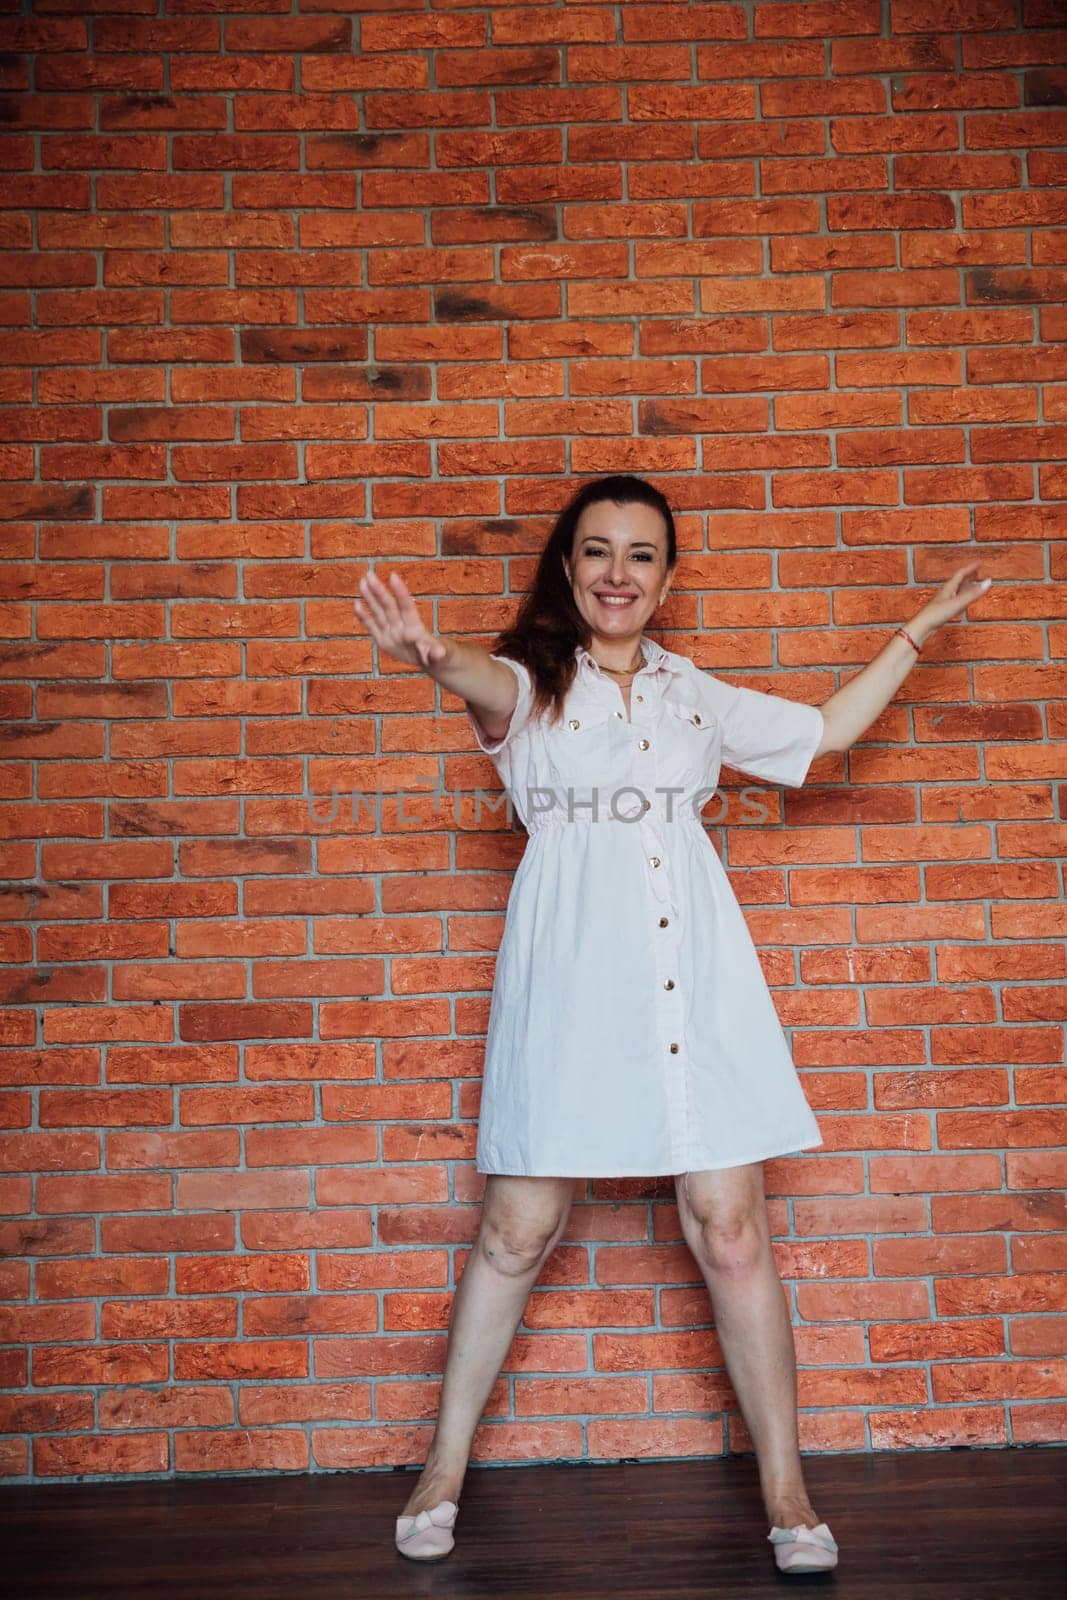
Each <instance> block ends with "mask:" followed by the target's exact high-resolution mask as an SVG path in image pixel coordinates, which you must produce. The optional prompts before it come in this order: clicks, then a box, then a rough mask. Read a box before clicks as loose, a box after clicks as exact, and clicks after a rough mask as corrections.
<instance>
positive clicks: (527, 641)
mask: <svg viewBox="0 0 1067 1600" xmlns="http://www.w3.org/2000/svg"><path fill="white" fill-rule="evenodd" d="M676 561H677V546H676V539H675V528H674V519H673V517H672V515H671V510H670V507H669V505H668V502H667V501H666V499H665V498H664V496H663V495H662V494H661V493H660V492H659V491H658V490H657V489H656V488H654V487H653V485H651V484H649V483H648V482H646V481H645V480H644V479H641V478H636V477H632V476H628V475H619V476H612V477H608V478H605V479H600V480H597V481H594V482H591V483H587V484H586V485H585V486H584V487H583V488H582V489H580V490H579V491H578V493H577V494H575V495H574V497H573V498H572V499H571V501H570V503H569V504H568V505H567V507H566V508H565V509H564V511H563V512H562V513H561V515H560V516H559V518H558V519H557V521H556V524H555V527H554V528H553V531H552V533H551V536H550V537H549V540H548V542H547V544H546V546H545V548H544V550H543V552H542V554H541V557H540V560H539V562H538V566H537V570H536V573H535V577H534V582H533V586H532V589H531V591H530V593H529V595H527V596H526V597H525V599H524V600H523V602H522V604H521V606H520V609H519V613H518V616H517V619H516V621H515V623H514V625H513V626H512V627H511V628H510V629H508V630H507V631H506V632H504V633H503V634H502V635H501V636H500V639H499V641H498V653H496V654H493V655H490V654H488V653H487V652H486V651H485V650H483V649H481V648H480V647H479V646H477V645H474V644H469V643H467V642H465V641H460V640H456V639H443V638H438V637H435V636H434V635H433V634H431V633H430V632H428V631H427V629H426V628H425V627H424V625H423V622H422V620H421V618H420V616H419V614H418V611H417V610H416V607H415V605H414V603H413V601H412V598H411V596H410V594H409V592H408V590H407V588H406V587H405V585H404V584H403V582H402V580H401V579H400V578H399V576H398V575H396V574H395V573H394V574H392V575H391V579H390V582H391V588H390V587H387V586H386V585H385V584H383V583H382V582H381V581H380V580H379V579H378V578H377V577H375V576H373V575H368V576H367V577H365V578H364V579H363V580H362V581H361V584H360V588H361V592H362V595H363V600H362V602H360V601H357V602H356V609H357V612H358V614H359V616H360V617H361V618H362V619H363V620H364V621H365V622H366V624H367V627H368V628H369V630H370V632H371V634H372V636H373V638H374V640H375V642H376V643H377V644H378V645H379V647H380V648H381V649H383V650H385V651H387V652H388V653H389V654H390V655H392V656H393V657H395V658H396V659H398V660H400V661H405V662H408V663H409V664H411V665H414V666H418V667H421V668H422V670H423V671H425V672H426V673H427V674H428V675H429V676H430V677H432V678H434V679H435V680H436V681H437V682H438V683H440V684H442V685H443V686H444V687H445V688H446V689H448V690H450V691H451V692H452V693H454V694H456V695H458V696H459V697H460V698H461V699H462V700H463V701H464V702H465V703H466V708H467V713H468V716H469V719H470V723H471V726H472V728H473V730H474V733H475V737H476V740H477V743H478V745H479V747H480V748H481V749H482V750H484V751H486V753H488V754H489V755H491V756H492V758H493V761H494V764H495V765H496V767H497V770H498V772H499V773H500V775H501V777H502V779H503V781H504V785H505V788H506V789H507V791H508V794H509V797H510V799H511V801H512V802H513V803H514V805H515V806H516V808H517V810H518V812H519V815H520V817H521V819H522V821H523V822H524V823H525V825H526V827H527V831H528V833H529V840H528V843H527V846H526V850H525V853H524V855H523V857H522V860H521V861H520V863H519V867H518V869H517V871H516V874H515V878H514V882H513V884H512V889H511V894H510V896H509V900H508V907H507V913H506V916H505V925H504V933H503V937H502V939H501V944H500V950H499V954H498V957H497V965H496V975H495V980H494V985H493V995H492V1002H491V1007H490V1017H489V1028H488V1035H487V1040H486V1054H485V1068H484V1075H483V1088H482V1101H481V1111H480V1119H479V1128H478V1147H477V1157H476V1166H477V1170H478V1171H479V1172H483V1173H485V1174H486V1184H485V1193H484V1198H483V1205H482V1213H481V1221H480V1226H479V1230H478V1236H477V1238H476V1240H475V1242H474V1245H473V1247H472V1249H471V1252H470V1255H469V1257H468V1260H467V1264H466V1267H465V1269H464V1273H463V1277H462V1280H461V1282H460V1284H459V1286H458V1287H457V1290H456V1293H455V1297H454V1301H453V1308H452V1319H451V1325H450V1330H449V1340H448V1353H447V1359H446V1365H445V1372H444V1378H443V1382H442V1387H441V1400H440V1409H439V1415H438V1420H437V1425H436V1429H435V1432H434V1437H433V1440H432V1443H431V1445H430V1449H429V1453H428V1456H427V1461H426V1464H425V1467H424V1469H423V1472H422V1474H421V1476H420V1478H419V1480H418V1483H417V1484H416V1486H415V1488H414V1490H413V1491H412V1493H411V1495H410V1496H409V1498H408V1502H407V1505H406V1506H405V1508H404V1512H403V1513H402V1514H401V1515H400V1516H399V1517H398V1519H397V1529H396V1544H397V1548H398V1549H399V1550H400V1552H401V1553H402V1554H403V1555H406V1556H409V1557H411V1558H413V1559H416V1560H436V1559H439V1558H440V1557H441V1556H444V1555H447V1554H448V1553H449V1551H450V1550H451V1549H452V1548H453V1545H454V1538H453V1534H452V1527H453V1524H454V1522H455V1518H456V1515H457V1512H458V1501H459V1495H460V1492H461V1489H462V1485H463V1479H464V1475H465V1472H466V1468H467V1463H468V1459H469V1454H470V1448H471V1442H472V1439H473V1436H474V1432H475V1429H476V1428H477V1425H478V1422H479V1420H480V1418H481V1415H482V1412H483V1409H484V1407H485V1404H486V1401H487V1400H488V1397H489V1393H490V1391H491V1389H492V1387H493V1385H494V1383H495V1381H496V1379H497V1376H498V1374H499V1372H500V1369H501V1367H502V1365H503V1362H504V1358H505V1356H506V1355H507V1352H508V1349H509V1347H510V1345H511V1342H512V1338H513V1336H514V1334H515V1330H516V1328H517V1327H518V1324H519V1321H520V1320H521V1317H522V1314H523V1310H524V1307H525V1305H526V1301H527V1297H528V1295H529V1293H530V1290H531V1289H532V1287H533V1285H534V1283H535V1282H536V1280H537V1278H538V1276H539V1274H540V1272H541V1270H542V1268H543V1266H544V1264H545V1261H546V1260H547V1258H548V1256H549V1254H550V1253H551V1251H552V1250H553V1248H554V1247H555V1245H556V1244H557V1242H558V1241H559V1239H560V1237H561V1236H562V1234H563V1231H564V1228H565V1226H566V1223H567V1219H568V1216H569V1212H570V1206H571V1199H572V1195H573V1180H574V1179H575V1178H581V1177H593V1176H630V1175H640V1176H650V1175H653V1174H656V1173H671V1174H673V1175H674V1178H675V1191H676V1195H677V1201H678V1209H679V1216H680V1221H681V1226H682V1231H683V1234H684V1237H685V1239H686V1241H687V1243H688V1244H689V1246H690V1249H691V1250H692V1253H693V1255H694V1257H695V1259H696V1261H697V1263H698V1265H699V1267H700V1271H701V1274H702V1276H703V1278H704V1280H705V1282H706V1283H707V1287H708V1290H709V1293H710V1296H711V1300H712V1305H713V1308H714V1316H715V1327H716V1332H717V1335H718V1338H719V1341H720V1343H721V1346H722V1350H723V1355H724V1359H725V1362H726V1367H727V1372H728V1375H729V1377H730V1381H731V1383H732V1384H733V1387H734V1390H735V1392H736V1394H737V1397H738V1401H739V1404H740V1406H741V1410H742V1413H743V1416H744V1419H745V1423H746V1425H747V1427H748V1429H749V1432H750V1434H751V1437H752V1440H753V1444H754V1446H755V1450H756V1455H757V1460H758V1465H759V1475H760V1486H761V1492H762V1495H763V1500H764V1505H765V1509H766V1513H767V1515H768V1517H769V1519H770V1522H771V1524H772V1526H771V1531H770V1533H769V1535H768V1538H769V1540H770V1541H771V1543H772V1545H773V1547H774V1551H775V1559H776V1563H777V1565H778V1567H779V1568H780V1570H782V1571H784V1572H804V1571H812V1570H816V1569H820V1568H827V1567H832V1566H834V1565H835V1564H836V1561H837V1545H836V1543H835V1541H834V1539H833V1537H832V1535H831V1533H830V1529H829V1527H828V1526H827V1524H826V1523H825V1522H821V1521H820V1520H819V1518H818V1516H817V1515H816V1513H815V1511H814V1509H813V1508H812V1505H811V1502H810V1500H809V1499H808V1495H807V1492H806V1490H805V1486H804V1478H803V1473H802V1468H801V1460H800V1453H799V1441H798V1428H797V1398H796V1358H795V1349H794V1345H793V1333H792V1326H791V1323H790V1319H789V1315H788V1311H787V1308H786V1302H785V1297H784V1294H783V1288H782V1284H781V1280H780V1278H779V1276H778V1272H777V1269H776V1266H775V1262H774V1257H773V1254H772V1250H771V1240H770V1231H769V1225H768V1221H767V1212H766V1204H765V1200H764V1192H763V1169H762V1162H763V1161H764V1160H766V1159H767V1158H769V1157H771V1156H776V1155H784V1154H787V1153H790V1152H794V1151H797V1150H800V1149H810V1148H813V1147H815V1146H818V1145H819V1144H821V1143H822V1139H821V1137H820V1134H819V1128H818V1123H817V1122H816V1120H815V1118H814V1116H813V1114H812V1112H811V1108H810V1106H809V1105H808V1103H807V1100H806V1099H805V1097H804V1094H803V1091H802V1089H801V1086H800V1082H799V1079H798V1077H797V1075H796V1071H795V1068H794V1066H793V1062H792V1057H791V1055H790V1053H789V1049H788V1045H787V1043H786V1040H785V1035H784V1032H783V1030H782V1028H781V1025H780V1023H779V1021H778V1018H777V1013H776V1011H775V1009H774V1005H773V1002H772V1000H771V997H770V993H769V990H768V988H767V985H766V982H765V980H764V978H763V973H762V969H761V967H760V964H759V960H758V957H757V955H756V951H755V947H754V945H753V943H752V940H751V938H750V936H749V933H748V929H747V925H746V923H745V920H744V917H743V915H742V913H741V910H740V907H739V905H738V903H737V900H736V897H735V896H734V894H733V891H732V889H731V887H730V884H729V881H728V878H727V875H726V873H725V871H724V869H723V867H722V864H721V862H720V860H719V856H718V854H717V852H716V850H715V849H714V847H713V846H712V844H711V841H710V840H709V839H708V837H707V834H706V833H705V831H704V828H703V824H702V822H701V808H702V806H703V805H704V804H705V802H706V800H707V798H708V796H709V795H710V794H712V793H713V791H714V785H715V782H716V779H717V777H718V772H719V766H720V763H721V762H722V761H726V762H727V763H728V764H729V765H731V766H733V767H736V768H738V769H739V770H741V771H744V772H747V773H749V774H751V775H753V776H755V777H759V778H765V779H768V780H769V781H771V782H772V783H784V784H787V785H789V786H790V787H798V786H799V785H800V784H802V783H803V781H804V778H805V775H806V773H807V771H808V768H809V766H810V764H811V762H812V761H813V760H814V759H815V758H816V757H817V756H819V755H822V754H824V753H826V752H829V751H833V752H835V753H837V754H840V753H842V752H844V751H846V750H848V749H849V748H850V747H851V746H852V745H853V744H854V743H855V741H856V740H857V739H859V738H860V737H861V736H862V735H863V733H864V732H865V731H866V730H867V728H869V727H870V725H871V723H872V722H874V720H875V718H876V717H877V716H878V715H879V714H880V713H881V712H882V711H883V710H884V708H885V707H886V706H887V705H888V703H889V702H890V700H892V698H893V695H894V694H895V693H896V691H897V689H898V688H899V686H900V684H901V683H902V682H903V680H904V679H905V677H906V676H907V674H908V672H909V670H910V669H911V667H912V665H913V664H914V661H915V659H916V656H917V654H918V652H919V651H920V650H921V648H922V645H923V643H924V641H925V640H926V639H927V638H929V636H930V635H931V634H932V633H933V631H934V630H935V629H936V628H937V627H939V626H940V625H941V624H942V623H944V622H946V621H948V620H949V619H950V618H951V617H954V616H956V615H957V614H958V613H959V612H961V611H962V610H963V609H964V608H965V607H966V606H967V605H968V604H969V603H970V602H971V601H972V600H974V599H975V598H977V597H978V596H979V595H980V594H982V593H983V592H984V591H985V589H986V588H987V587H988V583H989V580H988V579H986V580H984V581H982V582H978V581H977V579H976V577H974V574H975V573H976V571H977V567H978V562H977V561H974V562H970V563H968V564H967V565H966V566H963V567H960V568H959V569H958V570H957V571H956V572H955V573H954V574H953V576H952V577H951V578H950V579H949V580H948V581H947V582H946V583H945V584H944V585H943V586H942V587H941V589H940V590H939V591H938V593H937V594H936V596H935V597H934V598H933V599H932V600H930V601H928V602H927V603H926V604H925V605H924V606H923V607H922V609H921V610H920V611H919V612H918V613H917V614H916V616H915V617H914V618H913V619H912V621H911V622H910V623H909V625H908V628H907V629H904V628H896V629H895V630H894V631H893V633H892V636H891V637H890V638H889V640H888V641H887V642H886V643H885V645H884V646H883V648H882V649H881V651H880V652H879V654H878V655H877V656H875V658H874V659H873V660H872V661H871V662H870V663H869V665H868V666H866V667H865V668H864V669H863V670H862V671H861V672H859V673H857V674H856V675H855V676H854V677H852V678H851V679H850V680H849V682H848V683H847V684H845V685H844V687H843V688H841V689H839V690H838V691H837V692H836V693H835V694H833V695H831V696H830V698H829V699H828V700H827V701H826V702H825V704H824V705H823V706H822V707H821V708H820V707H817V706H811V705H805V704H802V703H799V702H796V701H791V700H788V699H786V698H784V697H782V696H778V695H770V694H764V693H762V692H760V691H757V690H753V689H747V688H737V687H734V686H732V685H730V684H727V683H726V682H724V681H723V680H721V679H718V678H715V677H713V676H712V675H711V674H709V673H707V672H704V671H702V670H701V669H699V668H697V667H696V666H694V665H693V663H692V662H691V661H690V660H689V659H688V658H687V657H685V656H682V655H678V654H675V653H674V652H671V651H667V650H664V649H662V648H661V647H660V646H659V645H658V644H656V643H655V642H654V641H653V640H651V639H649V638H647V637H646V636H645V634H644V629H645V627H646V626H647V624H648V623H649V621H650V619H651V617H652V615H653V613H654V612H655V610H656V608H657V607H658V606H659V605H661V604H662V602H663V601H664V599H665V598H666V596H667V593H668V591H669V589H670V586H671V582H672V580H673V577H674V574H675V569H676ZM755 794H756V797H757V798H758V791H755Z"/></svg>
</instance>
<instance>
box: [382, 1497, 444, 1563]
mask: <svg viewBox="0 0 1067 1600" xmlns="http://www.w3.org/2000/svg"><path fill="white" fill-rule="evenodd" d="M458 1511H459V1506H458V1505H457V1504H456V1502H455V1501H454V1500H442V1501H441V1502H440V1504H439V1505H436V1506H431V1507H430V1508H429V1510H428V1511H419V1512H416V1514H415V1515H414V1516H408V1517H397V1519H396V1547H397V1549H398V1550H399V1551H400V1554H401V1555H402V1556H407V1557H408V1559H409V1560H410V1561H441V1560H443V1558H444V1557H445V1556H447V1555H448V1554H449V1552H450V1551H451V1549H452V1547H453V1545H454V1544H455V1542H456V1541H455V1539H454V1538H453V1537H452V1524H453V1523H454V1522H455V1520H456V1514H457V1512H458Z"/></svg>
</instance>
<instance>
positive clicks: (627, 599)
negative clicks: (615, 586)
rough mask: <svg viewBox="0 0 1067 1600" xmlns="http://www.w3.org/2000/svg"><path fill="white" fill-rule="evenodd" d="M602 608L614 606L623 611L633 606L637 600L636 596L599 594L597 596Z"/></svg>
mask: <svg viewBox="0 0 1067 1600" xmlns="http://www.w3.org/2000/svg"><path fill="white" fill-rule="evenodd" d="M595 598H596V599H597V600H599V601H600V604H601V605H602V606H614V607H616V609H617V610H620V611H621V610H622V608H623V606H632V605H633V603H634V601H635V600H636V599H637V596H636V595H635V594H598V595H596V596H595Z"/></svg>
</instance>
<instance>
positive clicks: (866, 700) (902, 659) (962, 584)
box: [816, 561, 991, 755]
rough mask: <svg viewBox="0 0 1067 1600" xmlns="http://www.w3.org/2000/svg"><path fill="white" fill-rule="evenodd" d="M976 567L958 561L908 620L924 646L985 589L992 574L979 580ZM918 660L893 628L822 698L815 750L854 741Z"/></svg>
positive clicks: (841, 748) (918, 643) (910, 629)
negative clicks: (860, 666)
mask: <svg viewBox="0 0 1067 1600" xmlns="http://www.w3.org/2000/svg"><path fill="white" fill-rule="evenodd" d="M978 567H979V563H978V562H977V561H969V562H968V563H967V564H966V566H962V567H958V568H957V569H956V571H955V572H954V573H953V574H952V576H951V577H950V578H948V579H947V580H946V582H945V583H943V584H942V585H941V588H940V589H939V590H938V591H937V593H936V595H934V597H933V599H932V600H929V601H927V603H926V605H924V606H923V607H922V609H921V610H920V611H918V612H916V614H915V616H914V617H913V618H912V619H911V621H910V622H909V623H908V624H907V631H908V633H909V634H910V635H911V637H912V638H913V639H914V641H915V645H916V646H918V647H919V648H920V649H921V647H922V646H923V644H925V642H926V640H927V639H928V638H929V637H930V635H931V634H932V633H934V632H935V631H936V630H937V629H938V628H940V626H941V624H942V623H943V622H948V621H949V619H950V618H952V617H954V616H957V615H958V614H959V612H961V611H963V610H965V609H966V607H967V606H969V605H970V604H971V602H972V601H974V600H977V599H979V598H980V597H981V596H982V595H983V594H985V592H986V590H987V589H988V588H989V584H990V581H991V580H990V579H989V578H983V579H982V580H981V581H979V580H978V579H977V577H975V576H974V574H976V573H977V571H978ZM968 574H970V576H968ZM917 660H918V655H917V654H916V649H915V647H914V646H912V645H910V644H909V643H908V641H907V639H905V638H904V636H903V635H902V634H899V633H894V634H893V635H892V637H891V638H890V639H889V640H888V641H887V642H886V644H885V645H883V647H882V649H881V650H879V652H878V654H877V655H876V656H875V657H874V659H873V661H869V662H868V663H867V665H866V666H865V667H864V668H863V671H862V672H857V673H856V675H855V677H853V678H850V679H849V680H848V682H847V683H846V684H845V685H844V686H843V688H840V689H838V690H837V692H836V693H835V694H832V695H831V696H830V698H829V700H824V701H823V704H822V705H821V706H820V708H819V709H820V710H821V711H822V714H823V721H824V722H825V724H826V732H825V734H824V736H823V742H822V745H821V747H820V749H819V750H818V751H817V752H816V753H817V754H819V755H821V754H822V753H823V751H824V750H837V751H844V750H848V749H849V748H850V746H852V745H854V744H855V742H856V740H857V739H859V738H861V737H862V736H863V734H864V733H866V731H867V729H868V728H869V727H870V725H871V723H872V722H874V721H875V720H876V718H878V717H879V716H881V714H882V712H883V711H884V710H885V708H886V706H887V705H888V704H889V702H890V700H892V698H893V696H894V695H895V694H896V692H897V690H898V689H899V688H900V685H901V684H902V683H903V682H904V679H905V678H906V677H907V676H908V673H909V672H910V671H911V669H912V667H913V666H914V665H915V663H916V661H917Z"/></svg>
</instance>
